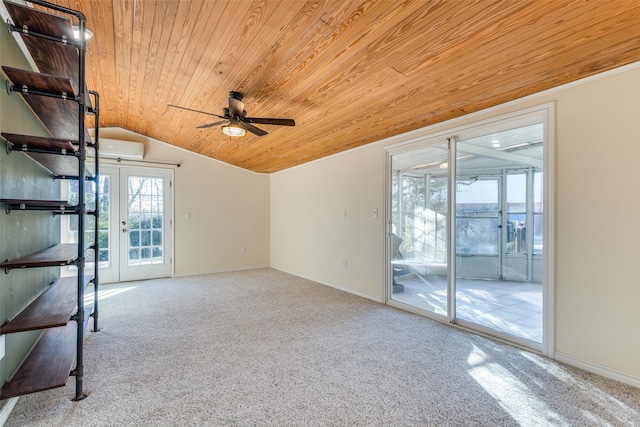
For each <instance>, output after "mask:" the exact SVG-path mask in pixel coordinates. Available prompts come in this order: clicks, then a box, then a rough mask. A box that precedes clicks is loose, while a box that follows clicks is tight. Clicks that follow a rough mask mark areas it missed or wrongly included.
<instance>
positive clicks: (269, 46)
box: [234, 2, 307, 117]
mask: <svg viewBox="0 0 640 427" xmlns="http://www.w3.org/2000/svg"><path fill="white" fill-rule="evenodd" d="M295 4H299V5H300V6H298V7H295V8H294V7H291V6H292V3H285V2H282V3H278V7H277V8H275V9H274V10H273V11H272V12H271V14H270V15H269V16H268V17H267V18H266V19H265V25H264V26H263V28H266V31H259V32H256V36H255V39H256V40H260V44H261V45H262V46H263V48H262V49H260V50H259V51H258V52H257V53H259V54H257V55H256V54H254V57H255V58H256V60H255V61H253V62H252V63H249V62H248V61H243V62H244V63H243V65H242V68H241V70H240V72H239V73H238V74H237V75H236V78H235V79H234V81H235V82H236V85H235V90H237V91H240V92H242V93H243V94H245V95H246V96H247V97H246V101H245V102H246V103H249V104H250V105H251V106H252V109H253V110H258V111H260V107H261V104H259V103H257V102H256V99H255V98H256V90H257V88H255V87H254V85H253V84H250V83H249V82H251V81H253V80H254V77H256V76H260V77H262V78H263V79H264V76H266V75H268V74H269V73H270V68H268V67H267V64H268V63H269V61H270V58H274V60H277V58H279V57H281V56H282V55H285V54H287V52H283V51H282V50H281V49H278V43H279V41H280V40H281V39H282V37H283V35H284V34H286V32H287V30H288V29H289V28H291V22H295V21H296V20H297V19H299V17H300V12H301V10H303V9H304V6H305V5H306V4H307V3H303V2H298V3H295ZM283 22H287V23H289V24H282V23H283ZM252 44H253V45H255V42H254V43H252ZM261 116H263V117H264V114H261Z"/></svg>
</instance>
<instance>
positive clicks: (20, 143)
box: [2, 132, 78, 154]
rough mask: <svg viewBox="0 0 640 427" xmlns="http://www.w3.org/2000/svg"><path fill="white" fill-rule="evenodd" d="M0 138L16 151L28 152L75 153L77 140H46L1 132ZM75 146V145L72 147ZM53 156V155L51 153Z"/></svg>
mask: <svg viewBox="0 0 640 427" xmlns="http://www.w3.org/2000/svg"><path fill="white" fill-rule="evenodd" d="M2 137H3V138H4V139H6V140H7V141H9V142H10V143H11V145H12V146H13V147H14V150H17V151H29V150H33V149H37V150H51V151H59V152H62V151H63V150H64V151H66V152H69V153H71V152H73V153H75V152H76V151H77V147H76V146H77V145H78V140H77V139H75V140H71V139H58V138H46V137H42V136H32V135H19V134H16V133H7V132H2ZM74 144H75V145H74ZM52 154H53V153H52Z"/></svg>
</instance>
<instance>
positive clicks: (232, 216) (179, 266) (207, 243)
mask: <svg viewBox="0 0 640 427" xmlns="http://www.w3.org/2000/svg"><path fill="white" fill-rule="evenodd" d="M100 137H101V138H112V139H122V140H129V141H135V142H142V143H143V144H144V146H145V155H144V160H149V161H161V162H177V163H180V164H181V166H180V167H172V169H173V170H174V178H175V183H174V187H175V188H174V202H175V212H174V219H175V232H174V242H175V253H174V260H175V275H176V276H185V275H193V274H200V273H209V272H216V271H228V270H239V269H248V268H257V267H267V266H269V240H270V237H269V176H268V175H264V174H257V173H253V172H249V171H247V170H244V169H241V168H237V167H235V166H231V165H228V164H226V163H223V162H219V161H217V160H214V159H211V158H208V157H205V156H201V155H198V154H195V153H192V152H189V151H187V150H183V149H180V148H177V147H175V146H172V145H170V144H166V143H164V142H161V141H158V140H155V139H152V138H148V137H145V136H143V135H140V134H137V133H134V132H129V131H127V130H124V129H121V128H104V129H101V130H100ZM104 163H109V161H108V160H105V161H104V162H103V164H104ZM126 164H127V165H129V166H131V165H144V166H148V167H151V166H158V167H169V166H162V165H154V164H151V163H140V162H126ZM187 212H189V213H191V219H187V217H186V215H187ZM243 247H244V248H246V252H245V253H244V254H243V253H241V248H243Z"/></svg>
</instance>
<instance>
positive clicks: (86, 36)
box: [71, 25, 93, 41]
mask: <svg viewBox="0 0 640 427" xmlns="http://www.w3.org/2000/svg"><path fill="white" fill-rule="evenodd" d="M71 27H72V29H73V36H74V37H75V38H76V40H80V26H79V25H72V26H71ZM91 37H93V31H91V30H90V29H88V28H85V29H84V39H85V41H86V40H89V39H90V38H91Z"/></svg>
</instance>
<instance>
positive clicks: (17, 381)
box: [0, 322, 77, 399]
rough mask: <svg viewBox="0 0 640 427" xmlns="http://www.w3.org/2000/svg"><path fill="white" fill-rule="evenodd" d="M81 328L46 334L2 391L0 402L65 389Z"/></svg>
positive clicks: (66, 327)
mask: <svg viewBox="0 0 640 427" xmlns="http://www.w3.org/2000/svg"><path fill="white" fill-rule="evenodd" d="M76 336H77V324H76V322H70V323H68V324H67V325H66V326H62V327H59V328H51V329H47V330H45V331H44V333H43V334H42V336H41V337H40V339H39V340H38V342H37V343H36V345H35V346H34V347H33V349H32V350H31V352H30V353H29V355H28V356H27V358H26V359H25V360H24V362H22V364H21V365H20V367H19V368H18V370H17V371H16V372H15V374H14V375H13V376H12V377H11V379H10V380H9V381H7V383H6V384H5V385H4V386H3V387H2V391H1V392H0V399H9V398H10V397H15V396H21V395H24V394H29V393H35V392H37V391H43V390H49V389H52V388H56V387H63V386H64V385H65V384H66V383H67V379H68V378H69V373H70V372H71V367H72V366H73V362H74V359H75V356H76Z"/></svg>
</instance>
